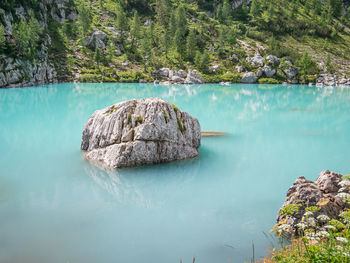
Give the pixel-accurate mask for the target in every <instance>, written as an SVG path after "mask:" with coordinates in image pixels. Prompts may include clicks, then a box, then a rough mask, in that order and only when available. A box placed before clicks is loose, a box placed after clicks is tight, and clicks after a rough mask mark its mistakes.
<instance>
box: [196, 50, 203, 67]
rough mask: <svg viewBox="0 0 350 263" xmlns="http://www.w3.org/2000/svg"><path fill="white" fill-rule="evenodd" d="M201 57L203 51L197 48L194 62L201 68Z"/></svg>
mask: <svg viewBox="0 0 350 263" xmlns="http://www.w3.org/2000/svg"><path fill="white" fill-rule="evenodd" d="M201 57H202V55H201V52H199V51H198V50H197V51H196V55H195V56H194V64H195V65H196V67H197V68H198V69H199V68H200V65H201Z"/></svg>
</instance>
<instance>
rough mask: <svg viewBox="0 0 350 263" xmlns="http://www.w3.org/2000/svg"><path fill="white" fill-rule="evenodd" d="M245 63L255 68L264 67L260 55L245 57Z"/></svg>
mask: <svg viewBox="0 0 350 263" xmlns="http://www.w3.org/2000/svg"><path fill="white" fill-rule="evenodd" d="M246 61H247V62H248V63H249V64H251V65H252V66H255V67H258V68H260V67H263V66H264V58H263V57H262V56H261V55H260V54H255V55H254V57H247V58H246Z"/></svg>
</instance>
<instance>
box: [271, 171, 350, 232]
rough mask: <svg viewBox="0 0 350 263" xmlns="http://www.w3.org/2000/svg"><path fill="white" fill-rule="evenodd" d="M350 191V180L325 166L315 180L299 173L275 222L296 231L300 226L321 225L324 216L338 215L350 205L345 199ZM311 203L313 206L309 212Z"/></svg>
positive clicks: (334, 217) (333, 216)
mask: <svg viewBox="0 0 350 263" xmlns="http://www.w3.org/2000/svg"><path fill="white" fill-rule="evenodd" d="M349 194H350V181H342V175H341V174H338V173H335V172H330V171H328V170H326V171H323V172H321V173H320V174H319V176H318V178H317V180H316V181H315V182H312V181H309V180H307V179H305V177H303V176H302V177H299V178H297V179H296V180H295V182H294V184H293V185H292V186H291V187H290V188H289V189H288V191H287V197H286V200H285V202H284V203H283V205H282V207H281V209H280V210H279V212H278V215H277V223H278V224H279V225H281V226H282V227H284V229H287V230H288V232H289V233H287V234H297V233H298V232H299V231H300V227H301V226H303V227H307V226H312V227H315V226H317V225H319V226H322V225H324V224H325V222H323V221H322V220H323V219H324V218H328V220H329V219H339V214H340V212H341V211H342V210H344V209H345V208H348V206H349V205H348V204H347V203H346V202H344V198H347V197H349V196H350V195H349ZM313 207H315V208H316V210H315V211H314V212H309V211H308V210H312V209H311V208H313ZM286 226H287V227H286Z"/></svg>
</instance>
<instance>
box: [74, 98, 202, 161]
mask: <svg viewBox="0 0 350 263" xmlns="http://www.w3.org/2000/svg"><path fill="white" fill-rule="evenodd" d="M200 140H201V131H200V125H199V122H198V120H197V119H196V118H194V117H192V116H190V115H189V114H188V113H186V112H183V111H181V110H179V109H178V108H176V107H175V106H174V105H172V104H170V103H169V102H167V101H164V100H162V99H160V98H148V99H140V100H129V101H126V102H121V103H118V104H115V105H112V106H110V107H107V108H105V109H102V110H98V111H96V112H95V113H94V114H93V115H92V116H91V117H90V119H89V120H88V121H87V122H86V124H85V127H84V131H83V136H82V143H81V149H82V150H84V151H87V152H86V155H85V156H86V159H87V160H89V161H91V162H95V163H99V164H102V165H104V166H107V167H111V168H118V167H130V166H139V165H144V164H155V163H161V162H170V161H174V160H182V159H186V158H193V157H195V156H197V155H198V147H199V146H200Z"/></svg>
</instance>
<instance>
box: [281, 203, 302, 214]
mask: <svg viewBox="0 0 350 263" xmlns="http://www.w3.org/2000/svg"><path fill="white" fill-rule="evenodd" d="M300 207H301V204H297V205H296V204H291V205H287V206H285V207H283V208H282V209H281V211H280V213H281V214H282V215H284V216H288V215H290V216H292V215H294V214H295V213H297V212H298V211H299V208H300Z"/></svg>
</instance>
